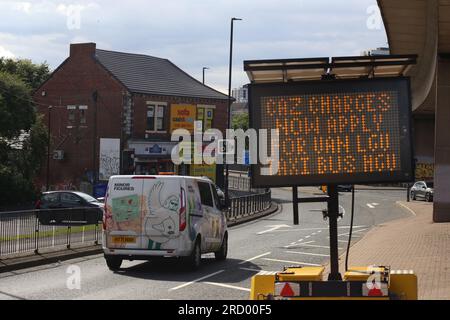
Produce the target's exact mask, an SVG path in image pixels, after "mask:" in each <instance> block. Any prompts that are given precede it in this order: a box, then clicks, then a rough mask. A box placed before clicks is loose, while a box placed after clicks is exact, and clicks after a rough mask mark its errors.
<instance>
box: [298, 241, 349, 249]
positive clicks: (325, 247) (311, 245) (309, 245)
mask: <svg viewBox="0 0 450 320" xmlns="http://www.w3.org/2000/svg"><path fill="white" fill-rule="evenodd" d="M299 246H301V247H311V248H323V249H330V246H319V245H317V244H307V243H299ZM338 249H339V250H341V249H342V248H338Z"/></svg>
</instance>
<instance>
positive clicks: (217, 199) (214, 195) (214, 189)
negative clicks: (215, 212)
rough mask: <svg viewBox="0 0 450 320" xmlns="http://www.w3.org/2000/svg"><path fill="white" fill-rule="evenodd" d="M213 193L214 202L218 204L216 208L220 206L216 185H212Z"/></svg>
mask: <svg viewBox="0 0 450 320" xmlns="http://www.w3.org/2000/svg"><path fill="white" fill-rule="evenodd" d="M212 194H213V197H214V203H215V204H216V208H220V204H219V195H218V194H217V190H216V188H215V187H214V186H212Z"/></svg>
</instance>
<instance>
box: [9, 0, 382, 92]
mask: <svg viewBox="0 0 450 320" xmlns="http://www.w3.org/2000/svg"><path fill="white" fill-rule="evenodd" d="M231 17H237V18H241V19H243V20H242V21H236V22H234V41H233V71H232V77H233V82H232V87H233V88H235V87H239V86H242V85H244V84H246V83H248V82H249V81H248V78H247V75H246V74H245V72H244V71H243V61H244V60H254V59H284V58H307V57H333V56H348V55H360V53H361V52H362V51H363V50H367V49H372V48H376V47H386V46H387V45H388V44H387V38H386V33H385V30H384V27H383V24H382V19H381V16H380V14H379V10H378V7H377V5H376V0H339V1H336V0H278V1H275V0H240V1H239V0H147V1H144V0H128V1H118V0H79V1H77V0H69V1H66V0H60V1H50V0H42V1H41V0H36V1H9V0H0V56H4V57H14V58H28V59H31V60H32V61H33V62H35V63H41V62H47V63H48V64H49V65H50V67H51V69H55V68H56V67H57V66H58V65H59V64H60V63H61V62H62V61H63V60H64V59H65V58H66V57H67V56H68V54H69V44H70V43H80V42H95V43H97V48H99V49H105V50H114V51H123V52H131V53H140V54H148V55H151V56H156V57H161V58H167V59H169V60H171V61H172V62H173V63H175V64H176V65H177V66H179V67H180V68H181V69H183V70H184V71H186V72H187V73H189V74H190V75H191V76H193V77H194V78H196V79H198V80H199V81H201V80H202V68H203V67H208V68H209V69H208V70H206V76H205V78H206V81H205V83H206V84H207V85H209V86H211V87H213V88H215V89H217V90H220V91H222V92H224V93H226V92H227V90H228V68H229V47H230V20H231Z"/></svg>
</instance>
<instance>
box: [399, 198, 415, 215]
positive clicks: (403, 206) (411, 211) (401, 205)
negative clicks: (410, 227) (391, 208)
mask: <svg viewBox="0 0 450 320" xmlns="http://www.w3.org/2000/svg"><path fill="white" fill-rule="evenodd" d="M395 203H396V204H397V205H399V206H400V207H402V208H404V209H406V210H408V211H409V212H410V213H411V214H412V215H413V216H415V215H416V213H415V212H414V211H413V210H412V209H410V208H408V206H405V205H404V204H403V203H401V202H400V201H396V202H395Z"/></svg>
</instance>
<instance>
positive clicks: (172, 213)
mask: <svg viewBox="0 0 450 320" xmlns="http://www.w3.org/2000/svg"><path fill="white" fill-rule="evenodd" d="M143 195H144V196H143V199H144V203H143V207H144V210H143V211H144V221H143V235H144V237H146V239H147V249H149V250H163V249H176V248H177V247H178V237H179V235H180V231H181V230H184V228H185V227H186V200H185V199H186V195H185V194H184V188H183V186H182V179H177V178H173V177H154V178H153V179H145V180H144V187H143Z"/></svg>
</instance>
